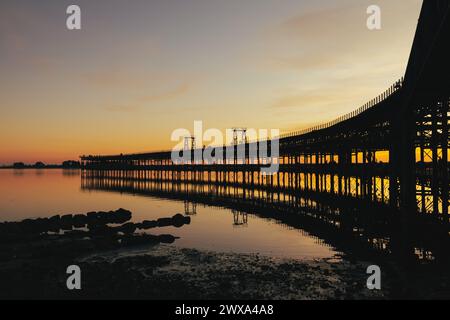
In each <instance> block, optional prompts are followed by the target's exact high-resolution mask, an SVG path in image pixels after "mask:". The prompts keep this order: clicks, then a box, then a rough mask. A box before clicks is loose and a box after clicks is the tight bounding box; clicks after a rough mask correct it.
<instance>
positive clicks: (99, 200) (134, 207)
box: [0, 169, 336, 259]
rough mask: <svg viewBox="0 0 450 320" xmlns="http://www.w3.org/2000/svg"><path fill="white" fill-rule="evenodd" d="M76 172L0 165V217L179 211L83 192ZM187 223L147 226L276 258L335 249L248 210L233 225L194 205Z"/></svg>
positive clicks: (174, 205)
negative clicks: (240, 222)
mask: <svg viewBox="0 0 450 320" xmlns="http://www.w3.org/2000/svg"><path fill="white" fill-rule="evenodd" d="M80 180H81V178H80V174H79V171H64V170H34V169H30V170H9V169H8V170H0V194H1V195H2V196H1V197H0V221H19V220H23V219H26V218H38V217H49V216H52V215H55V214H68V213H72V214H77V213H86V212H89V211H109V210H115V209H118V208H125V209H128V210H131V211H132V212H133V221H134V222H140V221H143V220H152V219H157V218H161V217H171V216H172V215H174V214H175V213H184V210H185V207H184V205H185V204H184V202H182V201H174V200H165V199H159V198H153V197H144V196H138V195H130V194H121V193H111V192H104V191H83V190H81V188H80ZM196 212H197V213H196V214H195V215H193V216H192V221H191V224H190V225H185V226H183V227H182V228H174V227H165V228H158V229H153V230H151V232H152V233H155V234H163V233H170V234H172V235H175V236H178V237H180V239H178V240H177V241H176V242H175V245H177V246H179V247H187V248H196V249H204V250H213V251H221V252H223V251H225V252H238V253H260V254H263V255H269V256H273V257H280V258H295V259H313V258H328V257H333V256H334V255H335V254H336V252H335V251H334V250H333V248H330V247H329V246H327V245H325V244H324V243H323V242H322V241H321V240H319V239H317V238H314V237H311V236H309V235H308V234H307V233H306V232H304V231H303V230H298V229H292V228H288V227H286V226H284V225H281V224H277V223H275V222H274V221H273V220H270V219H265V218H261V217H257V216H255V215H248V222H247V224H246V225H244V226H238V227H237V226H235V225H234V219H233V212H232V211H231V210H229V209H224V208H220V207H210V206H202V205H200V204H198V205H197V210H196Z"/></svg>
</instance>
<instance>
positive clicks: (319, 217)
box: [81, 170, 448, 259]
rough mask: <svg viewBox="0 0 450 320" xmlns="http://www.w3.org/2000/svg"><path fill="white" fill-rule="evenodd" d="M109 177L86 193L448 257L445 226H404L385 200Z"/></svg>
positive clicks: (328, 239) (97, 176) (93, 175)
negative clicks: (227, 212)
mask: <svg viewBox="0 0 450 320" xmlns="http://www.w3.org/2000/svg"><path fill="white" fill-rule="evenodd" d="M105 173H106V172H105V171H104V170H101V171H92V170H89V171H84V172H83V173H82V179H81V186H82V189H83V190H103V191H111V192H120V193H130V194H138V195H143V196H151V197H160V198H165V199H172V200H178V201H183V202H184V204H185V205H186V204H188V206H190V207H191V208H192V207H195V205H194V203H195V204H196V203H200V204H204V205H211V206H220V207H225V208H229V209H231V210H234V212H235V213H236V214H235V215H233V221H234V222H237V223H238V225H242V224H244V223H247V222H248V220H247V219H248V218H247V217H246V216H245V220H244V215H241V216H239V215H240V214H242V213H250V214H256V215H258V216H260V217H264V218H267V219H270V220H272V221H275V222H276V223H280V224H282V225H284V226H286V227H288V228H295V229H298V230H305V231H306V232H307V233H308V235H310V236H313V237H316V239H317V241H320V242H321V243H322V241H325V243H326V244H327V245H331V246H333V247H335V248H337V249H338V250H341V251H347V250H350V251H351V252H355V250H357V251H358V252H359V253H361V254H366V253H368V252H370V253H373V252H377V253H379V254H381V255H384V254H391V253H394V254H397V253H398V255H401V257H402V258H404V257H405V256H407V257H408V258H411V259H412V258H416V259H417V258H426V259H436V257H440V258H441V259H445V256H446V254H447V252H446V249H445V248H448V246H447V243H448V229H447V228H446V227H445V226H443V225H442V224H437V223H435V221H434V219H430V217H426V216H425V217H424V216H421V217H420V216H417V219H412V220H411V221H410V223H408V224H407V225H405V224H401V223H400V219H399V216H398V215H397V214H396V212H395V211H394V210H393V209H392V208H390V206H389V205H387V204H385V203H383V201H380V202H373V201H368V200H367V199H365V198H364V197H354V196H347V195H336V194H331V193H329V192H324V191H312V190H300V189H288V188H285V189H281V188H274V189H271V190H270V189H268V188H267V187H264V186H261V188H254V187H252V188H248V187H245V185H242V186H238V185H233V184H231V185H229V186H225V185H222V184H220V183H217V184H208V183H201V182H197V183H174V182H171V181H168V180H151V179H140V178H139V179H138V178H133V177H128V178H127V177H115V176H109V175H105ZM130 174H131V173H130ZM135 174H136V173H135ZM188 212H191V211H190V210H189V211H188ZM237 218H238V219H237ZM235 219H237V220H235ZM239 219H240V220H239Z"/></svg>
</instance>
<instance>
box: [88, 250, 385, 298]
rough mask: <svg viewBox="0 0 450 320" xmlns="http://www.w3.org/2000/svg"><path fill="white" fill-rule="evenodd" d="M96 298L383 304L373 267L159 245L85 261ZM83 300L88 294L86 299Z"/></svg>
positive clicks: (107, 254)
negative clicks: (371, 282)
mask: <svg viewBox="0 0 450 320" xmlns="http://www.w3.org/2000/svg"><path fill="white" fill-rule="evenodd" d="M79 265H80V267H81V268H82V270H84V271H85V273H84V276H85V277H86V280H87V283H88V285H87V286H85V288H84V290H85V292H86V293H90V294H92V295H93V296H97V297H110V298H116V297H122V298H139V299H258V300H260V299H262V300H270V299H282V300H285V299H294V300H298V299H383V298H387V297H388V294H389V290H388V287H387V286H385V288H384V290H383V291H371V290H368V289H367V288H366V279H367V275H366V274H365V271H366V268H367V266H368V265H370V264H369V263H365V262H355V263H352V262H349V261H345V260H343V259H341V257H336V258H334V259H326V260H313V261H298V260H286V259H274V258H270V257H265V256H261V255H246V254H234V253H216V252H206V251H198V250H195V249H181V248H177V247H176V246H172V245H164V244H162V245H156V246H154V247H152V248H151V249H148V248H147V249H135V250H125V251H115V252H109V253H103V254H96V255H92V256H89V257H85V258H83V259H80V261H79ZM81 295H83V294H81Z"/></svg>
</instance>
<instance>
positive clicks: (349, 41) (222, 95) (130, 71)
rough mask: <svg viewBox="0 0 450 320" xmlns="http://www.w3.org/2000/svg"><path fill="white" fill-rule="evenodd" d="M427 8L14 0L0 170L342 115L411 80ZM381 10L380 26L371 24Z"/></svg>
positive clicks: (304, 1)
mask: <svg viewBox="0 0 450 320" xmlns="http://www.w3.org/2000/svg"><path fill="white" fill-rule="evenodd" d="M421 2H422V1H420V0H395V1H394V0H370V1H367V0H130V1H123V0H95V1H92V0H85V1H84V0H79V1H76V0H72V1H62V0H53V1H49V0H40V1H36V0H2V1H1V2H0V70H1V72H0V110H1V121H0V137H1V139H0V163H11V162H13V161H24V162H35V161H38V160H42V161H45V162H48V163H54V162H60V161H62V160H66V159H76V158H77V157H78V156H79V155H81V154H98V153H101V154H104V153H108V154H109V153H126V152H143V151H151V150H159V149H169V148H171V147H172V146H173V145H174V142H171V141H170V135H171V133H172V131H173V130H174V129H176V128H187V129H192V126H193V121H194V120H203V121H204V126H205V127H207V128H219V129H221V130H224V129H226V128H231V127H248V128H277V129H280V130H281V131H282V132H286V131H291V130H296V129H303V128H306V127H309V126H311V125H314V124H317V123H321V122H325V121H328V120H332V119H334V118H336V117H338V116H339V115H341V114H345V113H347V112H349V111H351V110H353V109H356V108H358V107H359V106H360V105H362V104H363V103H365V102H366V101H368V100H370V99H371V98H373V97H375V96H376V95H378V94H379V93H381V92H382V91H384V90H385V89H386V88H387V87H388V86H389V85H390V84H392V83H393V82H394V81H396V80H397V79H398V78H400V77H401V76H402V75H403V74H404V71H405V67H406V63H407V59H408V56H409V51H410V49H411V45H412V40H413V36H414V31H415V28H416V24H417V19H418V16H419V11H420V6H421ZM69 4H78V5H79V6H80V7H81V9H82V30H80V31H69V30H67V29H66V23H65V21H66V17H67V15H66V13H65V11H66V8H67V6H68V5H69ZM371 4H378V5H379V6H380V7H381V8H382V30H381V31H369V30H368V29H367V28H366V19H367V14H366V9H367V7H368V6H369V5H371Z"/></svg>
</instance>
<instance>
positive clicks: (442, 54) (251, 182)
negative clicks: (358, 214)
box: [80, 0, 450, 222]
mask: <svg viewBox="0 0 450 320" xmlns="http://www.w3.org/2000/svg"><path fill="white" fill-rule="evenodd" d="M449 12H450V1H449V0H437V1H436V0H425V1H424V2H423V6H422V10H421V14H420V18H419V21H418V26H417V30H416V35H415V39H414V43H413V46H412V50H411V54H410V57H409V62H408V66H407V69H406V71H405V76H404V77H403V78H402V79H400V80H398V81H394V83H393V85H392V86H391V87H389V88H388V89H387V90H386V91H385V92H383V93H382V94H380V95H379V96H378V97H376V98H374V99H372V100H370V101H369V102H368V103H366V104H364V105H363V106H361V107H359V108H357V109H356V110H355V111H353V112H351V113H349V114H347V115H343V116H342V117H339V118H338V119H336V120H334V121H331V122H329V123H325V124H322V125H318V126H315V127H312V128H309V129H307V130H303V131H298V132H292V133H289V134H285V135H282V136H280V137H278V138H272V140H268V141H267V140H264V141H240V142H239V141H235V143H233V144H232V145H230V146H220V147H215V150H214V151H215V152H217V153H218V154H222V155H223V156H222V157H221V159H219V160H218V161H215V162H213V163H211V162H208V161H207V160H206V159H204V158H201V159H198V158H195V157H194V155H195V154H197V153H198V152H200V153H202V151H203V150H204V149H203V148H201V147H200V148H199V147H196V146H195V144H194V143H192V145H191V148H185V150H183V151H182V152H183V153H187V154H188V155H189V158H190V159H191V160H189V161H187V162H183V163H178V162H174V161H172V158H171V155H172V152H171V151H168V150H167V151H159V152H149V153H137V154H120V155H84V156H81V157H80V158H81V167H82V179H88V180H90V181H95V183H100V181H102V180H103V181H105V183H106V185H101V188H104V187H108V183H112V181H115V182H114V183H117V184H118V185H116V184H114V188H124V190H126V186H127V185H128V183H132V185H133V189H136V186H139V184H140V183H143V184H146V183H148V182H157V183H160V184H161V185H162V184H164V183H169V182H170V183H173V185H174V186H176V185H178V186H183V185H186V184H191V185H209V186H211V187H214V188H217V189H220V188H227V189H231V188H241V189H245V190H248V192H256V190H259V191H261V192H269V193H270V194H272V195H276V194H281V193H282V194H284V195H286V194H287V195H292V194H296V193H299V192H301V193H302V194H306V195H308V196H309V198H310V201H316V202H320V203H325V204H328V203H330V204H333V205H335V206H337V207H342V208H344V209H347V210H345V211H347V212H348V211H352V208H359V210H361V208H363V207H362V206H365V205H368V206H369V207H371V208H375V209H373V210H374V212H378V214H382V213H383V212H389V213H391V212H392V214H393V215H397V216H398V217H399V218H400V219H402V220H408V219H410V218H412V217H415V216H416V215H418V214H419V215H420V214H422V215H425V216H427V217H428V216H432V217H433V218H434V219H436V220H440V221H445V222H448V221H449V181H448V176H449V166H448V153H449V112H450V108H449V97H450V92H449V91H450V85H449V84H450V82H449V80H448V75H449V74H450V59H449V57H450V45H449V42H448V38H449V37H450V18H449ZM236 140H237V139H236ZM274 141H276V142H277V143H278V144H279V154H276V155H275V153H274V152H272V151H273V150H272V146H273V143H274ZM262 148H267V150H268V153H267V155H264V156H261V153H260V152H259V151H261V150H260V149H262ZM239 149H242V150H245V152H244V153H243V155H241V156H237V154H238V152H237V150H239ZM251 150H258V152H257V153H256V155H255V154H254V153H252V152H250V151H251ZM219 151H220V153H219ZM381 154H383V155H384V156H385V157H386V158H387V161H385V162H382V161H381V159H380V157H379V156H380V155H381ZM273 163H276V164H277V165H278V166H279V170H278V172H277V173H275V174H273V175H267V174H264V173H262V172H261V168H264V167H267V165H269V164H273ZM92 187H95V186H92ZM108 188H109V187H108ZM138 189H139V188H138ZM134 191H136V190H134ZM289 205H291V206H292V207H291V208H292V210H295V209H297V207H296V203H291V204H289ZM371 210H372V209H371Z"/></svg>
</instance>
